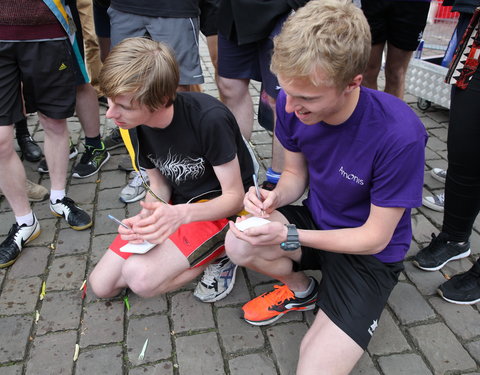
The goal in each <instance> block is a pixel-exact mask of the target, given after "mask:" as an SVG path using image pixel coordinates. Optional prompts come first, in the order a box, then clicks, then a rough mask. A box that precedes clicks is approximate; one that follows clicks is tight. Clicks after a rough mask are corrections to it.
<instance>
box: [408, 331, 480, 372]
mask: <svg viewBox="0 0 480 375" xmlns="http://www.w3.org/2000/svg"><path fill="white" fill-rule="evenodd" d="M408 332H409V333H410V334H411V335H412V337H413V339H414V340H415V341H416V343H417V345H418V347H419V349H420V350H421V352H422V353H423V354H424V356H425V357H426V358H427V360H428V362H429V363H430V366H431V367H432V368H433V370H434V373H435V374H444V373H445V372H446V371H473V370H475V369H476V364H475V361H474V360H473V359H472V357H470V355H469V354H468V352H467V351H466V350H465V349H464V348H463V347H462V345H461V344H460V343H459V342H458V340H457V339H456V338H455V336H454V335H453V334H452V332H451V331H450V330H449V329H448V328H447V327H446V326H445V324H443V323H435V324H428V325H421V326H417V327H412V328H409V329H408Z"/></svg>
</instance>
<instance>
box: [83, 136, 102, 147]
mask: <svg viewBox="0 0 480 375" xmlns="http://www.w3.org/2000/svg"><path fill="white" fill-rule="evenodd" d="M85 144H86V145H87V146H90V147H93V148H98V149H102V148H103V142H102V138H101V137H100V134H99V135H97V136H96V137H93V138H90V137H85Z"/></svg>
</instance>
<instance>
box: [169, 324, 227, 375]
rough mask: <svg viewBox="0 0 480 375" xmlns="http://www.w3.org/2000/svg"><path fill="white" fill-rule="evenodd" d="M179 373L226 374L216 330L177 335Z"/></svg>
mask: <svg viewBox="0 0 480 375" xmlns="http://www.w3.org/2000/svg"><path fill="white" fill-rule="evenodd" d="M175 343H176V348H177V360H178V373H179V375H192V374H209V375H210V374H224V373H225V370H224V365H223V359H222V352H221V351H220V346H219V345H218V340H217V335H216V334H215V333H214V332H208V333H202V334H199V335H192V336H183V337H177V338H176V339H175Z"/></svg>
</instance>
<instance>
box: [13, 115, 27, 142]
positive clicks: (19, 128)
mask: <svg viewBox="0 0 480 375" xmlns="http://www.w3.org/2000/svg"><path fill="white" fill-rule="evenodd" d="M15 135H16V137H17V139H18V138H21V137H24V136H29V135H30V132H29V131H28V126H27V119H26V118H24V119H22V120H20V121H17V122H16V123H15Z"/></svg>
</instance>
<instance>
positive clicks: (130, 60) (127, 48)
mask: <svg viewBox="0 0 480 375" xmlns="http://www.w3.org/2000/svg"><path fill="white" fill-rule="evenodd" d="M179 75H180V73H179V69H178V64H177V62H176V60H175V57H174V55H173V52H172V51H171V50H170V48H169V47H167V46H166V45H165V44H163V43H160V42H156V41H153V40H151V39H147V38H128V39H125V40H123V41H122V42H120V43H119V44H117V45H116V46H115V47H114V48H113V49H112V50H111V51H110V54H109V55H108V57H107V59H106V60H105V63H104V64H103V68H102V70H101V72H100V77H99V81H100V88H101V90H102V91H103V93H104V95H106V96H107V97H109V98H113V99H114V98H115V97H116V96H119V95H124V94H133V98H132V102H133V101H135V102H137V103H138V104H140V105H145V106H146V107H147V108H149V109H150V110H151V111H154V110H156V109H159V108H160V107H162V106H166V107H168V106H170V105H171V104H172V103H173V101H174V100H175V97H176V90H177V87H178V82H179Z"/></svg>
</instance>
